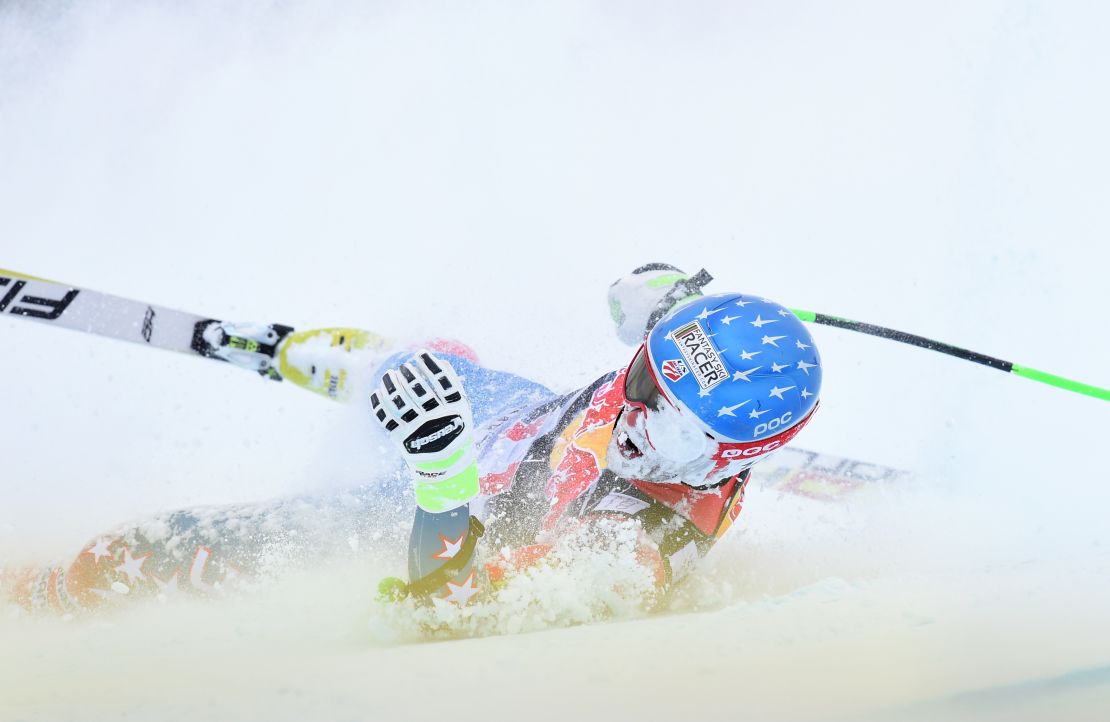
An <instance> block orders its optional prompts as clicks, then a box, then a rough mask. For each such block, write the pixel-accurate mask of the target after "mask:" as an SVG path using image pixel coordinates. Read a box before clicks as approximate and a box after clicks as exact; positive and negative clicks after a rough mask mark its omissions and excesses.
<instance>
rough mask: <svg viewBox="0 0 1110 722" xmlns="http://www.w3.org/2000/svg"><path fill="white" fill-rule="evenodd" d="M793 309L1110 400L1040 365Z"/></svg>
mask: <svg viewBox="0 0 1110 722" xmlns="http://www.w3.org/2000/svg"><path fill="white" fill-rule="evenodd" d="M790 310H791V311H793V312H794V315H795V316H797V317H798V318H800V319H801V320H803V321H807V322H809V323H819V324H822V325H824V326H835V327H836V328H845V329H848V330H849V331H858V332H859V333H866V334H869V335H871V336H878V337H879V338H889V339H891V340H893V341H898V342H900V343H906V344H909V345H911V346H918V347H919V348H924V349H928V350H930V351H939V352H940V353H944V354H948V355H949V356H955V357H956V358H960V359H964V360H965V361H974V362H975V363H977V364H982V365H983V366H990V367H991V368H993V369H998V370H999V371H1005V372H1006V373H1010V374H1014V375H1015V376H1021V377H1023V378H1027V379H1032V380H1033V381H1039V382H1040V383H1042V384H1048V385H1049V386H1055V387H1057V388H1061V389H1064V390H1066V391H1074V392H1075V393H1077V394H1084V395H1086V396H1093V397H1095V398H1096V399H1102V400H1103V401H1110V389H1104V388H1100V387H1098V386H1092V385H1090V384H1085V383H1083V382H1081V381H1075V380H1073V379H1068V378H1064V377H1063V376H1057V375H1055V374H1050V373H1047V372H1045V371H1038V370H1037V369H1034V368H1029V367H1028V366H1020V365H1018V364H1016V363H1013V362H1012V361H1003V360H1002V359H999V358H994V357H993V356H987V355H986V354H981V353H978V352H976V351H968V350H967V349H965V348H960V347H958V346H952V345H951V344H947V343H941V342H940V341H934V340H933V339H930V338H925V337H924V336H915V335H914V334H912V333H906V332H905V331H896V330H894V329H892V328H884V327H882V326H876V325H874V324H870V323H862V322H860V321H852V320H850V319H847V318H838V317H836V316H826V315H825V314H823V313H814V312H813V311H801V310H798V309H790Z"/></svg>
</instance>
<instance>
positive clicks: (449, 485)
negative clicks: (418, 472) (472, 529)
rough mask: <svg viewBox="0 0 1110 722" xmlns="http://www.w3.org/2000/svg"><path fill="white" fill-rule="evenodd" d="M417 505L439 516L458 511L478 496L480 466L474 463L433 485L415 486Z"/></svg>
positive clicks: (419, 484)
mask: <svg viewBox="0 0 1110 722" xmlns="http://www.w3.org/2000/svg"><path fill="white" fill-rule="evenodd" d="M415 491H416V503H417V505H418V506H419V507H420V508H421V509H423V510H424V511H427V512H431V513H432V514H439V513H441V512H444V511H450V510H451V509H456V508H458V507H460V506H462V505H463V504H465V503H467V502H468V501H470V500H471V499H473V498H474V497H476V496H478V491H479V485H478V464H477V463H474V464H471V465H470V466H468V467H466V468H465V469H463V470H462V471H461V472H459V473H458V474H456V475H454V476H452V477H449V478H447V479H441V480H439V481H434V482H431V483H425V482H420V481H418V482H417V483H416V484H415Z"/></svg>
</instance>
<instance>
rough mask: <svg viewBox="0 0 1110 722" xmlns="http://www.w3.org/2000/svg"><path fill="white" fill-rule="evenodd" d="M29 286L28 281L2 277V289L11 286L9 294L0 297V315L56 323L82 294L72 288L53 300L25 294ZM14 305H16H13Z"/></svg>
mask: <svg viewBox="0 0 1110 722" xmlns="http://www.w3.org/2000/svg"><path fill="white" fill-rule="evenodd" d="M26 285H27V282H26V281H17V280H15V279H13V278H3V277H0V288H6V287H8V286H11V288H10V289H9V290H8V292H7V293H5V294H4V295H3V297H0V313H4V312H7V313H11V314H14V315H16V316H28V317H30V318H41V319H43V320H44V321H56V320H57V319H58V318H59V317H60V316H61V315H62V314H63V313H65V310H66V309H67V308H69V304H71V303H73V299H75V298H77V294H79V293H80V291H78V290H77V289H76V288H71V289H69V290H68V291H66V295H64V296H62V297H61V298H60V299H58V300H54V299H52V298H42V297H40V296H32V295H31V294H29V293H23V288H24V287H25V286H26ZM13 304H14V305H13Z"/></svg>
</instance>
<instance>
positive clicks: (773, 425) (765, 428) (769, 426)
mask: <svg viewBox="0 0 1110 722" xmlns="http://www.w3.org/2000/svg"><path fill="white" fill-rule="evenodd" d="M793 415H794V412H793V411H787V412H786V413H785V414H783V415H782V416H780V417H778V418H777V419H771V420H770V421H767V422H765V423H762V424H759V425H758V426H756V427H755V433H754V434H752V436H763V435H764V434H766V433H768V432H770V431H774V430H775V429H778V428H781V427H782V425H783V424H785V423H787V422H789V421H790V417H792V416H793Z"/></svg>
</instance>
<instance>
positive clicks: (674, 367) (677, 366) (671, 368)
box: [662, 358, 690, 381]
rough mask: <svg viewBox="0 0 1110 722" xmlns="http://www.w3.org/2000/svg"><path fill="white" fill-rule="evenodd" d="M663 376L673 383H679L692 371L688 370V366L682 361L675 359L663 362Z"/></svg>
mask: <svg viewBox="0 0 1110 722" xmlns="http://www.w3.org/2000/svg"><path fill="white" fill-rule="evenodd" d="M662 368H663V375H664V376H666V377H667V378H669V379H670V380H671V381H678V380H679V379H681V378H682V377H683V376H685V375H686V374H688V373H690V369H688V368H686V364H684V363H682V359H677V358H673V359H670V360H667V361H664V362H663V367H662Z"/></svg>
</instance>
